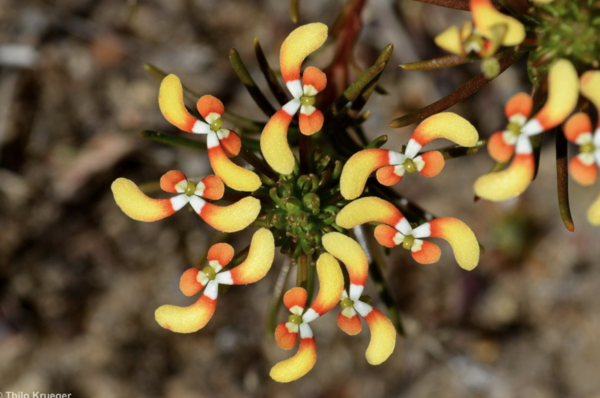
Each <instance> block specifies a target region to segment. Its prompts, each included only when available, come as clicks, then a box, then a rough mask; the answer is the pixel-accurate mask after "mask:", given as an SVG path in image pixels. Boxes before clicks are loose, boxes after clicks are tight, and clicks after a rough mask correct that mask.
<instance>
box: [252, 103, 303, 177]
mask: <svg viewBox="0 0 600 398" xmlns="http://www.w3.org/2000/svg"><path fill="white" fill-rule="evenodd" d="M292 117H293V115H290V114H288V113H287V112H286V111H285V109H284V108H281V109H280V110H278V111H277V112H276V113H275V114H274V115H273V116H271V119H269V121H268V122H267V125H266V126H265V128H264V129H263V132H262V134H261V136H260V150H261V152H262V154H263V156H264V158H265V160H266V162H267V163H268V164H269V166H271V168H272V169H273V170H275V171H276V172H278V173H280V174H291V173H292V171H294V164H295V163H296V159H295V158H294V154H293V153H292V150H291V149H290V145H289V144H288V140H287V132H288V127H289V126H290V122H291V121H292Z"/></svg>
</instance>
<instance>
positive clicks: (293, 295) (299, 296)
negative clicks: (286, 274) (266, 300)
mask: <svg viewBox="0 0 600 398" xmlns="http://www.w3.org/2000/svg"><path fill="white" fill-rule="evenodd" d="M306 300H307V293H306V290H305V289H304V288H302V287H293V288H291V289H290V290H288V291H287V292H285V295H284V296H283V304H284V305H285V306H286V308H287V309H288V310H290V311H292V309H293V308H294V307H298V308H299V309H300V310H301V311H304V306H305V305H306ZM292 312H296V311H292Z"/></svg>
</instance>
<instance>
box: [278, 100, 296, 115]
mask: <svg viewBox="0 0 600 398" xmlns="http://www.w3.org/2000/svg"><path fill="white" fill-rule="evenodd" d="M282 109H283V110H284V111H285V113H287V114H288V115H290V116H294V115H295V114H296V112H298V109H300V101H299V100H297V99H293V100H291V101H290V102H288V103H287V104H285V105H284V106H283V107H282Z"/></svg>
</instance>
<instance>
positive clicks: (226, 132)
mask: <svg viewBox="0 0 600 398" xmlns="http://www.w3.org/2000/svg"><path fill="white" fill-rule="evenodd" d="M229 133H230V131H229V130H228V129H221V130H219V131H217V138H218V139H220V140H222V139H224V138H227V137H229Z"/></svg>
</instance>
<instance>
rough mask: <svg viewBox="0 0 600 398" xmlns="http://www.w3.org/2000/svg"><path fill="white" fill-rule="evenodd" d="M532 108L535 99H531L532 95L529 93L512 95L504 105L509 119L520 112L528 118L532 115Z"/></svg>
mask: <svg viewBox="0 0 600 398" xmlns="http://www.w3.org/2000/svg"><path fill="white" fill-rule="evenodd" d="M532 109H533V99H531V96H530V95H529V94H527V93H517V94H515V95H513V96H512V97H510V99H509V100H508V102H507V103H506V105H505V106H504V114H505V115H506V118H507V119H510V118H511V117H513V116H515V115H519V114H520V115H523V116H524V117H525V119H527V118H529V116H530V115H531V110H532Z"/></svg>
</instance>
